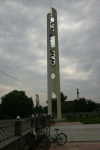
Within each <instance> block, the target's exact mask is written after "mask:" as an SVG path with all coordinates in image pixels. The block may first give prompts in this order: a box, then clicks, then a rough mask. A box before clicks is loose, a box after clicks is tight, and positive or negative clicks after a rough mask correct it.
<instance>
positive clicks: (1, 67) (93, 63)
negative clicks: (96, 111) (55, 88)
mask: <svg viewBox="0 0 100 150" xmlns="http://www.w3.org/2000/svg"><path fill="white" fill-rule="evenodd" d="M99 5H100V2H99V1H97V0H95V1H92V0H91V1H88V2H87V1H86V0H84V1H80V0H76V1H74V0H70V1H69V0H67V1H66V0H62V1H60V0H57V1H52V6H53V7H54V8H55V9H56V10H57V13H58V33H59V34H58V35H59V56H60V80H61V91H62V92H64V94H65V95H67V96H68V100H72V99H75V98H77V96H76V89H77V88H79V91H80V97H85V98H88V99H89V98H90V99H92V100H94V101H96V102H100V94H99V91H100V71H99V70H100V69H99V64H100V50H99V49H100V36H99V35H100V29H99V20H100V16H99V13H100V10H99ZM49 12H50V1H49V0H48V1H47V0H43V1H41V0H37V1H35V0H34V1H33V0H24V1H23V0H15V1H13V0H5V1H4V0H1V1H0V71H3V72H5V73H7V74H8V75H11V76H12V77H14V78H16V79H18V80H20V81H22V82H23V83H27V84H28V85H30V86H32V87H33V88H32V87H28V86H26V85H25V84H22V83H20V82H18V81H16V80H14V79H12V78H10V77H9V76H6V75H5V74H3V73H1V72H0V79H1V81H0V91H1V93H0V97H1V96H3V95H4V94H3V93H2V92H4V93H5V94H6V93H8V92H10V91H11V90H14V89H17V90H24V91H26V93H27V95H28V96H30V97H33V100H34V101H35V94H39V95H40V102H41V104H42V105H46V100H47V37H46V36H47V33H46V30H47V29H46V28H47V20H46V16H47V13H49ZM43 91H44V92H43Z"/></svg>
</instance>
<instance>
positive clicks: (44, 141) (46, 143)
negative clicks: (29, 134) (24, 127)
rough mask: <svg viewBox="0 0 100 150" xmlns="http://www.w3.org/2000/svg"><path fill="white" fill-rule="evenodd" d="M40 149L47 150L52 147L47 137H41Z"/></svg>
mask: <svg viewBox="0 0 100 150" xmlns="http://www.w3.org/2000/svg"><path fill="white" fill-rule="evenodd" d="M39 141H40V142H39V147H41V148H45V149H47V148H48V147H50V146H51V141H50V140H49V138H48V137H47V136H46V135H40V136H39Z"/></svg>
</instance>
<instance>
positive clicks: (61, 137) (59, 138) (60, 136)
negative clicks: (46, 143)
mask: <svg viewBox="0 0 100 150" xmlns="http://www.w3.org/2000/svg"><path fill="white" fill-rule="evenodd" d="M55 130H56V134H55V137H52V136H51V135H50V134H48V128H46V133H45V132H44V131H41V134H44V135H46V136H47V137H48V138H49V139H50V141H51V142H52V143H57V144H58V145H64V144H65V143H66V142H67V136H66V134H64V133H58V132H57V131H58V130H59V129H55Z"/></svg>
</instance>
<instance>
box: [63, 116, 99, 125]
mask: <svg viewBox="0 0 100 150" xmlns="http://www.w3.org/2000/svg"><path fill="white" fill-rule="evenodd" d="M66 121H67V122H81V123H83V124H100V118H96V117H90V118H66Z"/></svg>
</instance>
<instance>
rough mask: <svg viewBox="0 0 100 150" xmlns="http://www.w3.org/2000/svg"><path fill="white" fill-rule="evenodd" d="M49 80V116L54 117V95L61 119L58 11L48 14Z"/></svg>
mask: <svg viewBox="0 0 100 150" xmlns="http://www.w3.org/2000/svg"><path fill="white" fill-rule="evenodd" d="M47 78H48V114H49V115H51V116H52V94H53V93H54V94H55V95H56V98H57V119H61V97H60V73H59V50H58V28H57V11H56V10H55V9H54V8H52V13H48V14H47Z"/></svg>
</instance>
